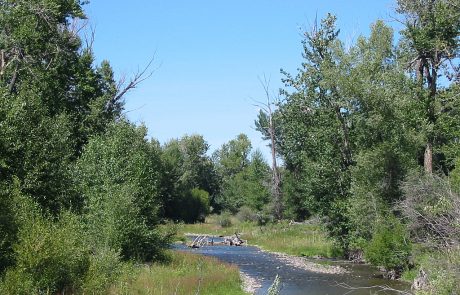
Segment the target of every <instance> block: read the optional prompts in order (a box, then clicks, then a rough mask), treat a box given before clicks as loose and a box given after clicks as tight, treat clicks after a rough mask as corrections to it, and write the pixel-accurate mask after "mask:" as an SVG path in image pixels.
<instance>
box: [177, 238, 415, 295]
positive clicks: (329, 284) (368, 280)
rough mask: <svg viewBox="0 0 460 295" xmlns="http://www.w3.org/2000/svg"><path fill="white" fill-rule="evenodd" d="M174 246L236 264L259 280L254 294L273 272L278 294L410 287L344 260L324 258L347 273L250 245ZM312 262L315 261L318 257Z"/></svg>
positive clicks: (332, 294)
mask: <svg viewBox="0 0 460 295" xmlns="http://www.w3.org/2000/svg"><path fill="white" fill-rule="evenodd" d="M214 241H216V239H215V240H214ZM174 248H175V249H177V250H182V251H188V252H192V253H197V254H203V255H207V256H212V257H216V258H218V259H220V260H222V261H225V262H229V263H232V264H236V265H237V266H238V267H239V268H240V270H241V271H243V272H244V273H246V274H247V275H249V276H250V277H253V278H255V279H257V280H258V281H259V282H260V283H261V285H262V287H261V288H260V289H259V290H258V291H257V293H256V294H258V295H259V294H265V293H266V291H267V289H268V288H269V287H270V285H271V284H272V282H273V280H274V279H275V277H276V275H279V277H280V280H281V292H280V294H283V295H300V294H302V295H304V294H308V295H316V294H318V295H319V294H321V295H339V294H353V295H364V294H367V295H368V294H400V293H398V292H395V291H384V290H382V289H381V288H379V287H374V288H368V287H371V286H388V287H391V288H394V289H397V290H406V291H408V290H409V289H410V286H409V285H408V284H406V283H402V282H398V281H390V280H385V279H383V278H382V276H381V273H379V272H378V271H376V270H375V269H374V268H372V267H370V266H367V265H359V264H351V263H348V262H346V261H332V260H327V263H328V264H332V265H340V266H342V267H344V268H346V269H347V270H349V272H348V273H346V274H322V273H315V272H312V271H308V270H304V269H300V268H296V267H293V266H290V265H287V264H286V262H285V261H282V260H280V259H279V258H278V257H277V256H276V255H274V254H270V253H266V252H262V251H260V250H259V249H258V248H256V247H252V246H242V247H234V246H233V247H232V246H204V247H201V248H199V249H191V248H188V247H187V246H185V245H174ZM312 261H313V262H318V260H312ZM344 285H347V286H349V287H344ZM355 288H358V289H355Z"/></svg>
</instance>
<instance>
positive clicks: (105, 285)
mask: <svg viewBox="0 0 460 295" xmlns="http://www.w3.org/2000/svg"><path fill="white" fill-rule="evenodd" d="M129 268H132V265H131V264H130V263H123V262H121V260H120V254H119V253H117V252H115V251H114V250H111V249H104V250H101V251H99V253H97V254H96V255H92V256H91V257H90V260H89V268H88V271H87V273H86V275H85V277H84V280H83V285H82V291H83V293H84V294H104V293H106V291H107V290H108V289H109V287H110V286H111V285H112V284H114V283H115V282H116V281H117V280H118V279H119V278H120V277H121V276H122V275H123V274H125V273H126V272H132V270H130V269H129Z"/></svg>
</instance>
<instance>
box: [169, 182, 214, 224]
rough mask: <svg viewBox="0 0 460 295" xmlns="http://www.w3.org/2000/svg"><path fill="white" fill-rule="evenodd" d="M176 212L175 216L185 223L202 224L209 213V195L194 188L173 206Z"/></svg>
mask: <svg viewBox="0 0 460 295" xmlns="http://www.w3.org/2000/svg"><path fill="white" fill-rule="evenodd" d="M174 209H175V210H177V213H176V216H177V217H178V218H179V219H180V220H183V221H185V222H190V223H193V222H196V221H199V222H204V220H205V217H206V215H207V214H209V212H210V208H209V193H208V192H207V191H205V190H202V189H199V188H194V189H192V190H191V191H190V192H189V193H188V194H187V195H185V196H183V197H182V199H179V200H178V203H176V204H175V205H174Z"/></svg>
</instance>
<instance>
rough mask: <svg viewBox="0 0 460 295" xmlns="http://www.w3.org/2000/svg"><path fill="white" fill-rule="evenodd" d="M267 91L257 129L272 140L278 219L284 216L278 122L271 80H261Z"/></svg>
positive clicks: (275, 210) (273, 188) (274, 189)
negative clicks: (272, 97)
mask: <svg viewBox="0 0 460 295" xmlns="http://www.w3.org/2000/svg"><path fill="white" fill-rule="evenodd" d="M261 83H262V86H263V88H264V91H265V96H266V99H267V102H266V103H258V104H257V105H258V106H259V107H260V108H261V110H260V112H259V116H258V120H256V122H255V125H256V129H257V130H258V131H259V132H261V133H262V134H263V135H264V136H265V137H266V138H267V139H269V140H270V143H269V147H270V150H271V155H272V185H271V187H272V189H271V191H272V198H273V207H274V216H275V218H276V219H277V220H281V219H282V218H283V211H284V209H283V200H282V194H281V176H280V172H279V168H278V165H277V163H276V157H277V154H278V153H277V151H276V149H277V140H276V135H277V134H276V124H275V117H274V110H273V107H274V102H273V101H272V100H271V98H270V94H269V89H268V88H269V84H270V82H269V81H267V80H266V79H265V81H264V82H261Z"/></svg>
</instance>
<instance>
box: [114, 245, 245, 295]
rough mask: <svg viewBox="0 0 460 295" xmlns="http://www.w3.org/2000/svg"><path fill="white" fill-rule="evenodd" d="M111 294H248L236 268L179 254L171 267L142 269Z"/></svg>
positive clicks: (208, 259) (158, 266)
mask: <svg viewBox="0 0 460 295" xmlns="http://www.w3.org/2000/svg"><path fill="white" fill-rule="evenodd" d="M110 294H142V295H144V294H145V295H171V294H178V295H181V294H184V295H186V294H200V295H226V294H236V295H239V294H241V295H244V294H246V293H245V292H243V291H242V289H241V280H240V276H239V270H238V268H237V267H236V266H233V265H230V264H227V263H223V262H220V261H218V260H217V259H215V258H211V257H205V256H202V255H195V254H190V253H184V252H179V251H176V252H174V253H173V254H172V260H171V262H170V263H168V264H153V265H151V266H144V267H142V268H141V269H140V270H139V272H138V274H137V275H136V276H135V277H134V279H131V280H129V281H128V282H127V283H124V284H123V285H118V286H114V287H113V288H112V289H111V291H110Z"/></svg>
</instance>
